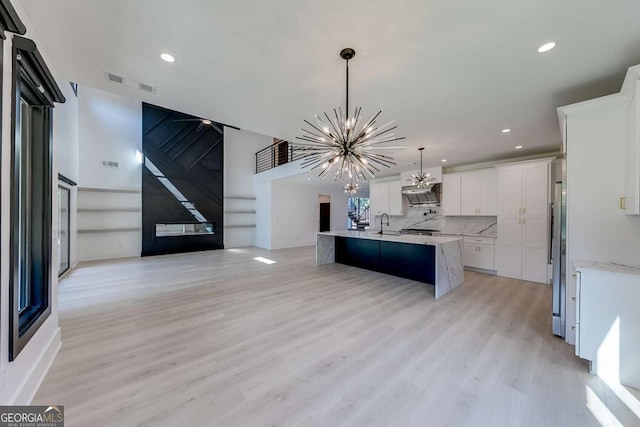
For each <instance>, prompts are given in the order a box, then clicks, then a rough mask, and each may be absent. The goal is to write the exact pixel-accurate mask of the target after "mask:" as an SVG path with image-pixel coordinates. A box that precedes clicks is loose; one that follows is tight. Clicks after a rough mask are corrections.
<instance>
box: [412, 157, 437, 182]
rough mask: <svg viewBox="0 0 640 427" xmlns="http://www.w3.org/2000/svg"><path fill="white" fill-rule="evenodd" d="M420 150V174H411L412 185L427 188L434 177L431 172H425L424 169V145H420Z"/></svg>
mask: <svg viewBox="0 0 640 427" xmlns="http://www.w3.org/2000/svg"><path fill="white" fill-rule="evenodd" d="M418 150H419V151H420V174H419V175H416V174H415V173H414V174H413V175H411V185H413V186H415V187H418V188H427V187H428V186H429V185H430V184H431V181H433V180H434V178H432V177H431V174H430V173H424V172H423V171H422V151H424V147H420V148H418Z"/></svg>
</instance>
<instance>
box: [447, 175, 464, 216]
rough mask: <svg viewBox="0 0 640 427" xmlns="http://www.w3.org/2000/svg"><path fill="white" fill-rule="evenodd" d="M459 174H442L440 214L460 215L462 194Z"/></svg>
mask: <svg viewBox="0 0 640 427" xmlns="http://www.w3.org/2000/svg"><path fill="white" fill-rule="evenodd" d="M461 175H462V174H459V173H448V174H445V175H443V176H442V214H443V215H448V216H453V215H461V213H460V212H461V206H460V202H461V199H460V196H461V194H462V186H461Z"/></svg>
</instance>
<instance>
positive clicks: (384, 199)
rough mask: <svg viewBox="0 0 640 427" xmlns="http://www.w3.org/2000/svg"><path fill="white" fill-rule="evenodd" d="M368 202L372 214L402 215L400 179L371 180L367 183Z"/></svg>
mask: <svg viewBox="0 0 640 427" xmlns="http://www.w3.org/2000/svg"><path fill="white" fill-rule="evenodd" d="M369 203H370V206H371V208H370V209H371V212H373V215H382V214H383V213H387V214H389V215H402V214H403V211H402V183H401V181H400V180H395V181H384V182H375V181H372V182H371V183H370V184H369Z"/></svg>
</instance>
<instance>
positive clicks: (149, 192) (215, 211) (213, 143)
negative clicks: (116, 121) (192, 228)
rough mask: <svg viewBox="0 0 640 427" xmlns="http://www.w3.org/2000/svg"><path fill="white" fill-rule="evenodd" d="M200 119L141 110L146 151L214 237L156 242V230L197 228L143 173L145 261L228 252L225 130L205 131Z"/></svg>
mask: <svg viewBox="0 0 640 427" xmlns="http://www.w3.org/2000/svg"><path fill="white" fill-rule="evenodd" d="M185 119H198V118H197V117H193V116H190V115H188V114H184V113H180V112H177V111H172V110H168V109H166V108H162V107H158V106H155V105H151V104H147V103H143V104H142V150H143V153H144V155H145V156H146V157H147V158H148V159H150V160H151V162H153V164H155V165H156V166H157V167H158V169H160V171H161V172H162V173H163V174H164V175H165V176H166V177H167V178H168V179H169V180H170V181H171V182H172V183H173V185H174V186H175V187H176V188H177V189H178V190H179V191H180V192H181V193H182V194H183V195H184V196H185V197H186V198H187V199H188V200H189V201H191V202H192V203H194V204H195V206H196V208H197V209H198V211H200V213H202V215H204V217H205V218H206V219H207V221H208V222H213V223H215V234H213V235H203V236H173V237H155V225H156V224H162V223H172V222H196V221H197V220H196V219H195V218H194V217H193V215H191V213H189V211H187V209H186V208H184V207H183V206H182V205H181V204H180V202H179V201H178V200H176V198H175V197H174V196H173V195H172V194H171V192H169V191H168V190H167V189H166V188H165V187H164V185H162V184H161V183H160V181H159V180H158V179H157V178H156V177H155V176H154V175H153V174H152V173H151V172H150V171H149V170H148V169H147V168H146V167H143V168H142V255H143V256H147V255H159V254H168V253H179V252H191V251H201V250H210V249H222V248H223V242H224V240H223V233H224V228H223V201H224V197H223V159H224V151H223V150H224V143H223V141H224V134H223V132H222V130H223V125H221V124H218V123H213V125H214V126H202V127H200V130H199V131H198V127H199V126H200V124H201V122H199V121H178V120H185Z"/></svg>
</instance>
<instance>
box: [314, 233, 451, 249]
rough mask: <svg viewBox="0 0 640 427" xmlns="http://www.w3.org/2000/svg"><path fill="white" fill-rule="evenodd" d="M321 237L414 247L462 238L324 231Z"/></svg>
mask: <svg viewBox="0 0 640 427" xmlns="http://www.w3.org/2000/svg"><path fill="white" fill-rule="evenodd" d="M318 234H319V235H323V236H337V237H353V238H356V239H369V240H384V241H387V242H398V243H411V244H414V245H434V246H435V245H439V244H441V243H449V242H455V241H457V240H461V239H462V237H441V236H415V235H410V234H405V235H401V236H397V235H391V234H383V235H380V234H378V233H377V232H375V231H373V232H371V231H324V232H320V233H318Z"/></svg>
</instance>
